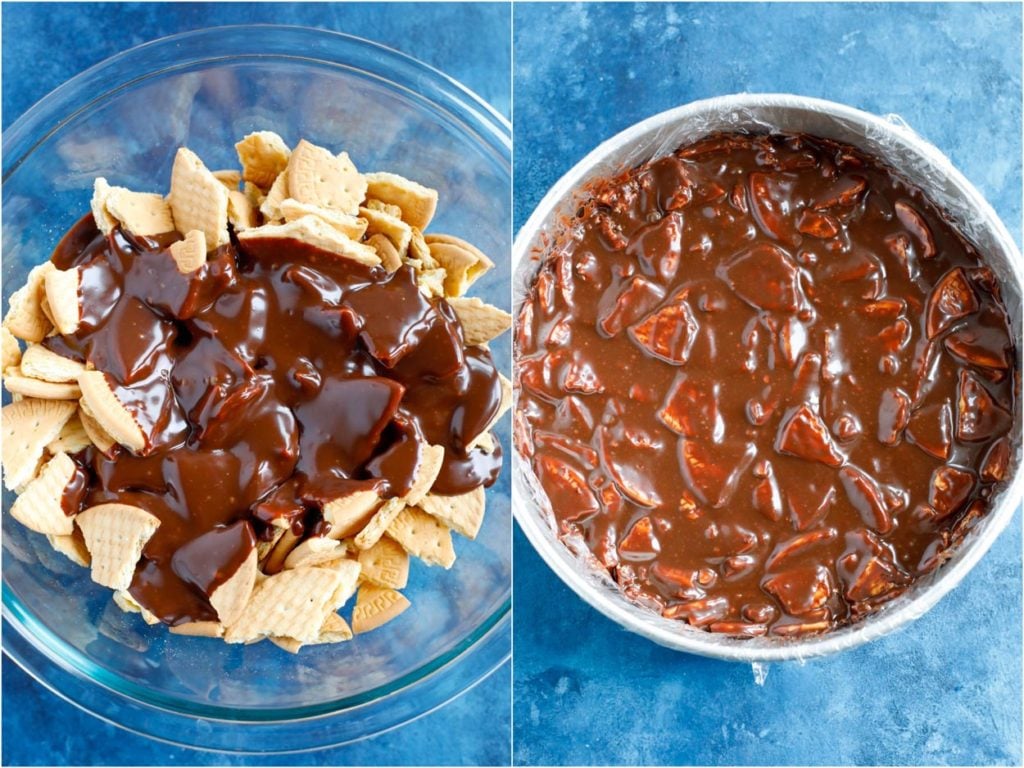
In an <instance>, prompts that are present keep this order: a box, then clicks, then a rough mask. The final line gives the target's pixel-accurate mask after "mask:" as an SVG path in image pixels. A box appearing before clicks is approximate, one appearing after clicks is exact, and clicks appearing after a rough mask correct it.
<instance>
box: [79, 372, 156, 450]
mask: <svg viewBox="0 0 1024 768" xmlns="http://www.w3.org/2000/svg"><path fill="white" fill-rule="evenodd" d="M78 386H79V387H81V390H82V402H83V403H84V404H85V406H86V407H87V408H88V413H89V415H90V416H91V417H93V418H94V419H95V420H96V421H97V422H98V423H99V425H100V426H101V427H103V430H104V431H105V432H106V433H107V434H108V435H110V436H111V437H112V438H114V439H115V440H116V441H117V442H119V443H120V444H121V445H123V446H125V447H126V448H128V449H130V450H132V451H134V452H135V453H139V452H141V451H142V450H143V449H144V448H145V447H146V437H145V435H144V434H143V433H142V427H140V426H139V424H138V422H137V421H136V420H135V417H134V416H132V414H131V413H129V411H128V409H127V408H125V407H124V405H123V404H122V403H121V401H120V400H118V399H117V395H115V394H114V390H113V388H112V387H111V386H110V382H109V381H108V380H107V376H106V374H105V373H103V372H102V371H85V372H83V373H82V374H81V375H79V377H78ZM86 430H88V425H86Z"/></svg>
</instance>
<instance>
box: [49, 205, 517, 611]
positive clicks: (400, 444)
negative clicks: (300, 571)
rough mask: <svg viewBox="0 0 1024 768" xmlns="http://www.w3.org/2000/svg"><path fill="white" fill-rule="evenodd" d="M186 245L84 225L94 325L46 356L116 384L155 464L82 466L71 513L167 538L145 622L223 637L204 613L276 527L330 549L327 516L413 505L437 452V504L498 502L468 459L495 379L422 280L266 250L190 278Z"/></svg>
mask: <svg viewBox="0 0 1024 768" xmlns="http://www.w3.org/2000/svg"><path fill="white" fill-rule="evenodd" d="M176 239H178V236H177V235H174V234H171V235H168V236H161V237H158V238H152V239H149V238H136V237H133V236H131V235H128V234H126V233H123V232H121V231H120V230H115V231H114V232H112V233H111V234H110V235H109V236H103V235H101V234H100V233H99V232H97V231H96V229H95V228H94V227H93V225H92V221H91V218H89V217H87V218H86V219H83V220H82V221H81V222H79V224H78V225H76V227H75V228H74V229H73V230H71V231H70V232H69V233H68V234H67V235H66V236H65V238H64V239H63V240H62V242H61V244H60V245H59V246H58V248H57V250H56V252H55V253H54V255H53V261H54V262H55V263H56V265H57V266H58V267H60V268H62V269H68V268H71V267H79V268H80V269H81V289H80V293H81V301H82V322H81V325H80V327H79V329H78V331H77V332H76V333H75V334H74V336H65V337H61V336H54V337H51V338H50V339H48V340H47V342H46V343H47V345H48V346H50V347H51V348H52V349H54V350H55V351H57V352H60V353H61V354H65V355H68V356H71V357H73V358H76V359H79V360H87V361H89V362H91V363H92V364H93V365H94V366H95V367H96V368H97V369H100V370H103V371H104V372H105V373H106V375H107V378H108V381H109V382H110V383H111V385H112V387H113V389H114V391H115V393H116V394H117V396H118V398H119V399H120V400H121V401H122V402H123V403H125V405H126V406H127V407H128V409H129V411H130V412H131V413H132V414H133V415H134V416H135V418H136V421H137V422H138V423H139V425H140V426H141V427H142V430H143V433H144V434H145V437H146V447H145V449H144V450H143V451H142V452H141V455H134V454H132V453H130V452H128V451H127V450H124V449H121V448H120V447H118V448H116V449H115V452H114V453H113V455H111V456H105V455H103V454H102V453H101V452H99V451H98V450H96V449H94V448H90V449H87V450H86V451H84V452H82V453H81V454H79V455H78V456H77V457H76V460H77V461H78V462H79V464H80V466H81V467H82V468H83V469H84V470H86V471H87V473H88V482H86V483H83V485H84V486H85V487H84V488H83V489H81V490H80V492H79V493H78V494H77V495H76V497H75V499H74V500H72V501H70V502H68V504H70V505H72V506H74V507H75V509H74V510H73V511H77V508H85V507H88V506H91V505H93V504H99V503H103V502H111V501H117V502H122V503H127V504H133V505H136V506H138V507H141V508H143V509H145V510H147V511H149V512H150V513H152V514H154V515H156V516H157V517H158V518H159V519H160V521H161V522H160V527H159V528H158V529H157V531H156V533H155V534H154V535H153V537H152V538H151V539H150V541H149V543H148V544H147V545H146V548H145V550H144V551H143V557H142V560H141V561H140V563H139V566H138V569H137V570H136V574H135V578H134V581H133V582H132V585H131V590H130V591H131V593H132V595H133V596H134V597H135V599H136V600H137V601H138V602H139V603H140V604H141V605H142V606H143V607H145V608H147V609H148V610H150V611H151V612H152V613H154V614H155V615H156V616H157V617H159V618H160V619H161V620H162V621H164V622H167V623H170V624H177V623H182V622H185V621H190V620H202V619H214V618H216V616H215V613H214V611H213V609H212V607H211V606H210V603H209V600H208V596H209V594H210V593H211V592H212V591H213V590H214V589H215V588H216V587H217V586H219V585H220V584H221V583H223V581H224V580H225V579H226V578H227V577H229V576H230V575H231V574H232V573H233V572H234V571H235V569H236V568H237V567H238V565H239V564H240V563H241V562H242V561H243V560H244V559H245V558H246V557H247V556H248V554H249V552H251V551H252V548H253V547H254V546H255V544H256V541H257V539H258V538H259V537H265V536H269V535H270V533H271V530H270V528H271V526H272V525H273V523H274V521H275V520H276V521H277V522H278V523H279V524H280V523H283V524H287V525H290V526H291V528H292V530H293V531H294V532H296V533H297V534H302V533H303V532H304V531H306V532H312V533H316V534H318V535H323V534H325V533H327V531H328V528H329V525H328V524H327V523H326V522H325V521H323V519H322V517H321V515H320V509H321V507H322V505H323V504H324V503H326V502H327V501H330V500H331V499H334V498H337V497H340V496H343V495H346V494H348V493H351V492H353V491H355V490H362V489H374V490H376V491H378V492H379V494H380V495H381V496H382V497H385V498H386V497H392V496H400V495H403V494H404V493H405V492H406V491H408V490H409V488H410V486H411V485H412V482H413V479H414V477H415V475H416V473H417V471H418V469H419V465H420V461H421V456H422V448H423V446H424V445H425V444H426V443H430V444H433V445H441V446H444V448H445V461H444V467H443V469H442V479H441V480H440V481H439V482H438V484H436V485H435V490H436V491H437V492H441V493H448V494H457V493H464V492H466V491H469V490H472V489H473V488H476V487H478V486H480V485H490V484H491V483H493V482H494V480H495V478H496V477H497V473H498V471H499V469H500V466H501V452H500V449H496V450H495V451H494V452H493V453H491V454H487V453H484V452H483V451H482V450H480V449H474V450H472V451H467V450H466V445H468V444H469V443H470V442H471V441H472V440H473V439H474V438H475V437H476V436H477V435H478V434H479V433H480V432H482V431H483V430H484V429H485V428H486V427H487V426H488V424H489V422H490V420H491V419H492V417H493V416H494V414H495V413H496V412H497V410H498V407H499V403H500V399H501V386H500V382H499V379H498V373H497V370H496V369H495V367H494V365H493V362H492V360H491V357H490V355H489V353H488V352H487V351H486V350H484V349H482V348H478V347H474V348H471V349H464V347H463V337H462V329H461V326H460V325H459V323H458V321H457V319H456V317H455V315H454V313H453V311H452V309H451V307H450V306H449V305H448V304H447V302H445V301H443V300H441V301H438V300H428V299H426V298H424V296H423V295H422V294H421V293H420V291H419V289H418V287H417V285H416V280H415V274H414V273H413V271H412V269H411V268H410V267H402V268H400V269H399V270H398V271H397V272H395V273H394V274H390V275H389V274H387V273H386V272H385V271H384V270H383V269H382V268H379V267H378V268H369V267H366V266H363V265H361V264H357V263H354V262H351V261H348V260H346V259H342V258H339V257H336V256H332V255H330V254H328V253H325V252H322V251H319V250H317V249H314V248H312V247H310V246H307V245H304V244H302V243H299V242H295V241H280V240H260V241H256V242H250V243H249V244H247V245H246V246H245V249H244V250H242V249H239V247H238V246H237V243H235V244H232V245H229V246H225V247H224V248H222V249H220V250H219V251H217V252H216V253H214V254H211V255H210V258H209V260H208V262H207V264H206V265H204V266H203V267H201V268H200V269H199V270H198V271H196V272H194V273H192V274H190V275H182V274H180V273H179V272H178V270H177V268H176V266H175V263H174V261H173V259H172V258H171V256H170V253H169V252H168V251H167V250H166V248H167V246H169V245H170V244H171V242H173V241H174V240H176ZM66 506H67V505H66Z"/></svg>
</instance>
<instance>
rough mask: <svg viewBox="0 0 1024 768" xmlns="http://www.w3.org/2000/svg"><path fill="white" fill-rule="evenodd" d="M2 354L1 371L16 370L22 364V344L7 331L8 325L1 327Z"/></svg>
mask: <svg viewBox="0 0 1024 768" xmlns="http://www.w3.org/2000/svg"><path fill="white" fill-rule="evenodd" d="M0 352H2V355H0V356H2V359H0V371H3V370H6V369H7V368H14V367H15V366H17V365H19V364H20V363H21V344H19V343H18V339H17V337H15V335H14V334H13V333H11V332H10V331H9V330H7V326H6V325H0Z"/></svg>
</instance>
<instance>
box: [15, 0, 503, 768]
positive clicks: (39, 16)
mask: <svg viewBox="0 0 1024 768" xmlns="http://www.w3.org/2000/svg"><path fill="white" fill-rule="evenodd" d="M271 22H273V23H279V24H297V25H302V26H313V27H321V28H324V29H331V30H337V31H343V32H348V33H351V34H354V35H358V36H360V37H365V38H368V39H372V40H376V41H378V42H381V43H383V44H385V45H389V46H392V47H394V48H397V49H399V50H402V51H405V52H406V53H408V54H410V55H413V56H415V57H416V58H419V59H420V60H422V61H425V62H426V63H428V64H431V65H432V66H434V67H436V68H438V69H440V70H442V71H443V72H445V73H447V74H448V75H450V76H451V77H453V78H455V79H457V80H459V81H460V82H462V83H464V84H465V85H467V86H468V87H469V88H471V89H472V90H474V91H476V92H477V93H478V94H480V95H481V96H482V97H483V98H484V99H486V100H488V101H489V102H490V103H491V104H492V105H493V106H494V107H495V108H496V109H497V110H498V111H499V112H501V113H502V114H504V115H506V116H508V114H509V105H510V102H511V98H510V97H511V93H510V91H511V87H510V83H509V66H510V48H511V39H510V13H509V7H508V6H507V5H504V4H487V5H483V4H481V5H473V6H460V5H456V4H448V3H443V4H431V5H429V6H416V7H415V8H411V7H410V6H408V5H406V4H394V5H376V4H331V5H328V4H249V3H246V4H241V3H239V4H163V3H160V4H145V3H129V4H118V5H114V4H109V5H100V4H94V3H88V4H73V5H63V4H60V5H51V4H43V3H38V4H35V3H33V4H14V5H5V7H4V9H3V41H4V42H3V126H4V127H5V128H6V127H7V126H8V125H10V124H11V123H12V122H13V121H14V120H15V119H17V117H18V115H20V114H21V113H22V112H23V111H25V110H26V109H27V108H28V107H30V106H31V105H32V104H33V103H35V102H36V101H37V100H38V99H40V98H42V97H43V96H44V95H45V94H46V93H48V92H49V91H50V90H52V89H53V88H55V87H56V86H58V85H60V84H61V83H62V82H64V81H65V80H67V79H68V78H70V77H72V76H73V75H75V74H77V73H78V72H80V71H81V70H83V69H85V68H87V67H89V66H91V65H93V64H96V63H98V62H99V61H101V60H103V59H105V58H107V57H109V56H111V55H113V54H115V53H117V52H119V51H121V50H124V49H126V48H129V47H132V46H134V45H137V44H139V43H142V42H146V41H148V40H152V39H155V38H158V37H162V36H164V35H168V34H172V33H176V32H183V31H186V30H190V29H198V28H202V27H208V26H217V25H223V24H243V23H271ZM54 41H74V42H73V44H68V45H63V44H55V42H54ZM510 675H511V672H510V668H509V665H508V664H506V665H505V666H503V667H502V668H501V669H500V670H499V671H498V672H496V673H495V674H493V675H491V676H490V677H489V678H488V679H486V680H485V681H483V682H482V683H481V684H480V685H478V686H477V687H475V688H474V689H472V690H471V691H469V692H468V693H466V694H465V695H463V696H462V697H460V698H459V699H457V700H455V701H454V702H452V703H451V704H449V705H448V706H446V707H444V708H442V709H441V710H439V711H438V712H435V713H434V714H431V715H428V716H427V717H425V718H423V719H421V720H419V721H417V722H414V723H412V724H410V725H407V726H405V727H403V728H400V729H398V730H396V731H393V732H391V733H389V734H385V735H382V736H380V737H378V738H375V739H370V740H367V741H364V742H360V743H358V744H354V745H350V746H347V747H341V748H337V749H332V750H327V751H322V752H316V753H310V754H306V755H289V756H284V757H280V758H253V757H237V756H230V755H224V754H217V753H206V752H196V751H192V750H188V749H179V748H175V747H169V746H165V745H162V744H158V743H156V742H153V741H150V740H148V739H145V738H142V737H137V736H134V735H131V734H128V733H126V732H124V731H121V730H119V729H117V728H115V727H113V726H109V725H106V724H104V723H102V722H100V721H99V720H96V719H94V718H93V717H91V716H89V715H87V714H85V713H83V712H80V711H79V710H78V709H76V708H74V707H72V706H71V705H69V704H66V703H64V702H63V701H61V700H60V699H58V698H57V697H55V696H53V695H52V694H50V693H48V692H47V691H45V690H44V689H43V688H42V687H41V686H39V685H37V684H36V683H34V682H33V681H32V680H31V679H30V678H28V677H27V676H26V675H25V674H24V673H23V672H22V671H21V670H20V669H18V667H17V666H16V665H14V664H13V663H11V662H10V661H9V660H8V659H7V658H6V657H5V658H4V661H3V712H4V716H3V750H2V762H3V764H5V765H62V764H64V765H67V764H82V765H90V764H91V765H176V764H186V765H264V764H266V765H273V764H284V765H306V764H310V765H346V764H350V765H351V764H355V765H359V764H363V765H404V764H411V765H416V764H423V763H431V764H440V765H446V764H453V765H457V764H471V765H472V764H482V765H502V764H508V762H509V759H510V758H509V754H510V752H509V750H510V748H509V728H510V726H509V720H510V700H509V686H510Z"/></svg>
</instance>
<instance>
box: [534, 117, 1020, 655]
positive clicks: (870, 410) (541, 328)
mask: <svg viewBox="0 0 1024 768" xmlns="http://www.w3.org/2000/svg"><path fill="white" fill-rule="evenodd" d="M543 258H544V261H543V264H542V266H541V268H540V270H539V272H538V273H537V276H536V279H535V281H534V283H533V284H532V286H531V288H530V290H529V293H528V296H527V300H526V302H525V303H524V305H523V306H522V309H521V311H520V314H519V317H518V328H517V339H516V345H517V350H516V354H517V384H518V389H519V397H518V406H517V412H516V418H515V423H516V440H517V447H518V449H519V451H520V452H521V454H522V455H523V456H525V457H527V460H528V462H529V463H530V465H531V467H532V469H533V471H534V472H535V473H536V475H537V477H538V479H539V481H540V484H541V486H542V487H543V489H544V491H545V492H546V494H547V496H548V498H549V500H550V502H551V506H552V508H553V511H554V515H555V518H556V520H557V523H558V526H559V531H558V533H559V535H560V536H562V537H566V536H570V535H578V536H579V537H581V538H582V539H583V541H585V542H586V545H587V546H588V547H589V549H590V550H591V551H592V552H593V554H594V556H595V557H596V558H597V560H598V561H599V562H600V563H601V565H602V566H603V567H605V568H607V569H608V572H609V573H610V575H611V576H612V578H613V579H614V580H615V581H616V582H617V583H618V584H619V586H620V587H621V589H622V590H623V591H624V593H625V594H626V595H628V596H629V597H631V598H633V599H634V600H636V601H638V602H641V603H644V604H647V605H649V606H651V607H653V608H654V609H656V610H658V611H659V612H660V613H661V614H662V615H663V616H665V617H668V618H672V619H679V620H683V621H686V622H688V623H689V624H692V625H694V626H697V627H703V628H706V629H709V630H711V631H714V632H723V633H728V634H733V635H741V636H757V635H765V634H768V633H770V634H773V635H781V636H795V635H802V634H806V633H814V632H824V631H828V630H831V629H834V628H836V627H839V626H842V625H845V624H849V623H851V622H854V621H857V620H858V619H860V618H861V617H863V616H864V615H866V614H868V613H871V612H872V611H874V610H877V609H878V608H879V606H881V605H883V604H884V603H886V602H887V601H889V600H892V599H893V598H894V597H896V596H897V595H899V594H901V593H902V592H904V591H905V590H906V589H907V588H908V587H909V586H910V585H911V584H913V583H914V581H915V580H916V579H919V578H920V577H921V576H923V575H924V574H926V573H929V572H930V571H932V570H934V569H935V568H936V567H938V566H939V565H940V564H941V563H942V562H943V561H944V560H945V559H947V558H948V556H949V554H950V552H951V549H952V548H953V547H955V546H956V544H957V543H958V542H959V541H960V540H961V539H962V538H963V536H964V535H965V534H966V532H967V531H968V530H969V529H970V527H971V526H972V525H973V524H975V523H976V522H977V520H978V519H979V518H981V517H983V516H984V515H985V514H986V512H987V511H988V508H989V505H990V500H991V498H992V495H993V492H994V491H995V490H996V489H997V488H998V487H999V483H1000V481H1002V480H1004V479H1005V478H1006V477H1007V475H1008V473H1009V466H1010V464H1011V453H1012V450H1011V438H1010V432H1011V428H1012V426H1013V423H1014V419H1015V418H1016V416H1017V413H1016V403H1015V391H1016V389H1017V387H1018V385H1019V378H1018V377H1019V371H1018V369H1017V352H1016V349H1015V346H1014V342H1013V340H1012V336H1011V331H1010V326H1009V322H1008V318H1007V314H1006V310H1005V307H1004V306H1003V304H1002V301H1001V299H1000V292H999V284H998V282H997V280H996V278H995V276H994V274H993V272H992V271H991V269H990V268H989V267H987V266H986V265H985V264H984V261H983V259H982V258H981V256H980V255H979V254H978V253H977V251H976V250H975V249H974V248H973V247H972V246H971V245H970V244H969V243H968V242H967V241H966V240H965V239H964V238H963V237H962V236H961V235H960V234H959V233H958V232H957V231H956V230H955V229H954V228H953V227H952V226H951V225H950V224H949V223H948V222H947V221H946V220H945V218H944V217H943V215H942V214H941V213H940V212H939V211H938V210H937V209H936V208H935V206H934V205H932V204H931V203H930V202H929V201H928V200H927V199H926V198H925V197H924V195H923V194H922V192H921V191H920V190H918V189H916V188H914V187H912V186H910V185H908V184H907V183H906V182H904V181H902V180H901V179H900V178H899V177H898V176H897V175H895V174H894V173H893V172H892V171H891V170H890V169H888V168H886V167H884V166H883V165H881V164H879V163H878V162H877V161H875V160H873V159H871V158H869V157H867V156H865V155H864V154H862V153H861V152H859V151H857V150H855V149H853V148H852V147H849V146H844V145H841V144H838V143H836V142H833V141H827V140H822V139H816V138H812V137H809V136H802V135H801V136H798V135H746V134H719V135H714V136H711V137H708V138H706V139H704V140H701V141H699V142H698V143H696V144H692V145H689V146H684V147H682V148H680V149H679V150H677V151H676V152H675V153H673V154H671V155H669V156H667V157H663V158H660V159H658V160H655V161H652V162H649V163H647V164H644V165H641V166H640V167H637V168H634V169H632V170H629V171H627V172H625V173H623V174H621V175H620V176H618V177H615V178H612V179H607V180H602V181H600V182H597V183H595V184H593V185H591V187H590V188H589V189H588V190H587V195H586V197H585V200H584V202H583V203H582V204H581V206H580V208H579V210H578V212H577V214H576V216H575V218H573V219H571V220H569V221H566V222H564V231H563V232H562V234H561V235H560V236H559V237H558V238H556V241H555V242H554V244H553V245H552V246H551V248H550V249H549V250H548V252H547V253H546V254H544V257H543Z"/></svg>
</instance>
